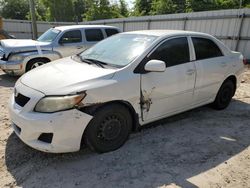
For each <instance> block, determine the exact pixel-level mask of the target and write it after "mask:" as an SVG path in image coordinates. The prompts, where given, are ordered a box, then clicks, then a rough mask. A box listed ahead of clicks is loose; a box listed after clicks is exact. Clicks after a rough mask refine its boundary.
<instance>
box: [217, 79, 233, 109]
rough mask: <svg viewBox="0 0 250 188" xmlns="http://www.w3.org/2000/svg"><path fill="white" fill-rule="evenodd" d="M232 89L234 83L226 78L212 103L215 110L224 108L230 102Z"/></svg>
mask: <svg viewBox="0 0 250 188" xmlns="http://www.w3.org/2000/svg"><path fill="white" fill-rule="evenodd" d="M234 91H235V85H234V83H233V82H232V81H231V80H226V81H225V82H224V83H223V84H222V86H221V88H220V90H219V91H218V93H217V96H216V98H215V101H214V102H213V104H212V106H213V108H215V109H216V110H223V109H225V108H226V107H227V106H228V105H229V103H230V102H231V100H232V97H233V95H234Z"/></svg>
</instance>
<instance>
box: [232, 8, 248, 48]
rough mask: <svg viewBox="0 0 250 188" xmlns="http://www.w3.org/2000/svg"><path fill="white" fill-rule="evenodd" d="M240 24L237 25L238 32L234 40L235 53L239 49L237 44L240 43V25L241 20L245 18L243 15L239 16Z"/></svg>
mask: <svg viewBox="0 0 250 188" xmlns="http://www.w3.org/2000/svg"><path fill="white" fill-rule="evenodd" d="M239 18H240V24H239V30H238V33H237V38H236V45H235V49H234V50H235V51H238V48H239V42H240V37H241V30H242V25H243V24H242V23H243V20H244V18H245V13H242V14H241V15H240V16H239Z"/></svg>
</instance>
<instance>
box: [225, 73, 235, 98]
mask: <svg viewBox="0 0 250 188" xmlns="http://www.w3.org/2000/svg"><path fill="white" fill-rule="evenodd" d="M227 80H230V81H232V82H233V84H234V94H235V92H236V88H237V77H236V76H235V75H230V76H228V77H227V78H226V79H225V80H224V82H223V83H225V82H226V81H227ZM223 83H222V84H223ZM222 84H221V85H222Z"/></svg>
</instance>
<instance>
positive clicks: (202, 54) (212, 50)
mask: <svg viewBox="0 0 250 188" xmlns="http://www.w3.org/2000/svg"><path fill="white" fill-rule="evenodd" d="M192 41H193V44H194V50H195V54H196V60H201V59H208V58H213V57H219V56H223V54H222V52H221V50H220V49H219V47H218V46H217V45H216V44H215V43H214V42H213V41H212V40H210V39H206V38H199V37H192Z"/></svg>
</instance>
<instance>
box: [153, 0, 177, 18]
mask: <svg viewBox="0 0 250 188" xmlns="http://www.w3.org/2000/svg"><path fill="white" fill-rule="evenodd" d="M176 8H177V6H176V4H174V3H173V1H172V0H153V1H152V9H151V11H150V14H152V15H157V14H170V13H174V12H175V11H176Z"/></svg>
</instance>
